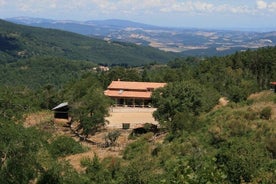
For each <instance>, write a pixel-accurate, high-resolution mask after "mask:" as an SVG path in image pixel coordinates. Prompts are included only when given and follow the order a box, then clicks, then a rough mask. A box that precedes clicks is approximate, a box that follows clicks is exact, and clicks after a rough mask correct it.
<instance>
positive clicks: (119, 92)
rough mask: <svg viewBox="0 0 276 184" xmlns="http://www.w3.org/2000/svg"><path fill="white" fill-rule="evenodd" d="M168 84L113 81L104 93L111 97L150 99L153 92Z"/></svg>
mask: <svg viewBox="0 0 276 184" xmlns="http://www.w3.org/2000/svg"><path fill="white" fill-rule="evenodd" d="M165 85H166V83H157V82H130V81H112V82H111V84H110V85H109V86H108V87H107V90H106V91H105V92H104V94H105V95H106V96H109V97H117V98H120V97H124V98H142V99H150V98H151V93H152V90H154V89H156V88H160V87H164V86H165Z"/></svg>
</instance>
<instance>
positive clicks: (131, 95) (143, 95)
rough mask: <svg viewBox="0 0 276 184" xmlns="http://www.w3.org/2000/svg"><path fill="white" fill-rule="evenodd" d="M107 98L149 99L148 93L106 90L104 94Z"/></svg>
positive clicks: (149, 94)
mask: <svg viewBox="0 0 276 184" xmlns="http://www.w3.org/2000/svg"><path fill="white" fill-rule="evenodd" d="M104 94H105V95H106V96H109V97H124V98H143V99H150V97H151V92H150V91H124V90H106V91H105V92H104Z"/></svg>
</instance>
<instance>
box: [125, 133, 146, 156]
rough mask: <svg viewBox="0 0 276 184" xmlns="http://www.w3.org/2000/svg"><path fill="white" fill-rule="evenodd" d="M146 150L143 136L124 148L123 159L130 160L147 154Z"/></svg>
mask: <svg viewBox="0 0 276 184" xmlns="http://www.w3.org/2000/svg"><path fill="white" fill-rule="evenodd" d="M147 150H149V145H148V144H147V139H146V138H145V136H143V137H141V138H139V139H138V140H136V141H135V142H133V143H131V144H129V145H128V146H127V147H126V148H125V151H124V154H123V158H124V159H126V160H131V159H134V158H135V157H136V156H139V155H140V154H143V153H145V152H147Z"/></svg>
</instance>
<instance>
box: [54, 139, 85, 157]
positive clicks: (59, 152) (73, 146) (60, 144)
mask: <svg viewBox="0 0 276 184" xmlns="http://www.w3.org/2000/svg"><path fill="white" fill-rule="evenodd" d="M49 151H50V153H51V154H52V155H53V156H54V157H60V156H66V155H71V154H77V153H81V152H83V151H84V149H83V148H82V146H81V144H80V143H78V142H76V141H75V140H74V139H73V138H71V137H67V136H59V137H57V138H55V139H54V140H53V141H52V142H51V143H50V145H49Z"/></svg>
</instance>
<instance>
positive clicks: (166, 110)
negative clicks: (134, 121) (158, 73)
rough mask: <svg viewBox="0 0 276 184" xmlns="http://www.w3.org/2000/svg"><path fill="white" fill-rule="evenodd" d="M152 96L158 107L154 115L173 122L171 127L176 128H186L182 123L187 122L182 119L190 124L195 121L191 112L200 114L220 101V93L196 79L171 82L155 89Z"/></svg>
mask: <svg viewBox="0 0 276 184" xmlns="http://www.w3.org/2000/svg"><path fill="white" fill-rule="evenodd" d="M152 98H153V102H154V105H155V106H156V107H157V110H156V111H155V112H154V114H153V115H154V117H155V118H156V119H158V120H159V121H161V122H164V123H165V124H166V122H167V123H170V122H172V123H173V124H172V125H171V127H172V128H173V130H175V129H176V128H184V125H183V126H182V125H181V123H185V122H181V121H185V119H186V120H187V122H188V124H189V123H190V124H191V122H193V120H192V118H190V117H191V116H190V115H189V114H190V113H191V114H192V115H199V114H200V113H201V112H207V111H208V110H210V109H211V108H212V107H214V105H215V104H216V103H217V102H218V98H219V94H218V93H217V92H216V91H215V90H213V89H211V88H206V87H205V86H203V85H201V84H199V83H197V82H196V81H181V82H174V83H169V84H168V85H167V86H165V87H164V88H160V89H158V90H156V91H154V93H153V97H152ZM181 113H184V114H183V115H182V114H181ZM185 113H186V114H185ZM180 117H181V118H182V117H183V118H184V119H181V118H180ZM169 126H170V125H169Z"/></svg>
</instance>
